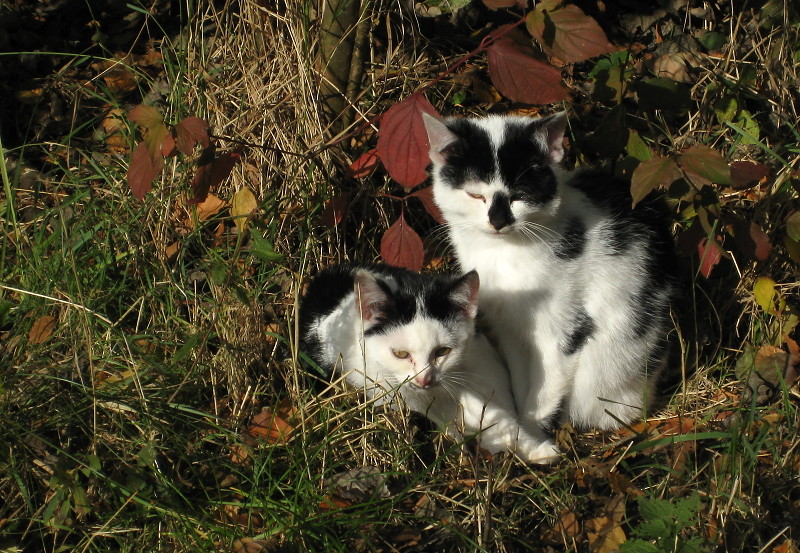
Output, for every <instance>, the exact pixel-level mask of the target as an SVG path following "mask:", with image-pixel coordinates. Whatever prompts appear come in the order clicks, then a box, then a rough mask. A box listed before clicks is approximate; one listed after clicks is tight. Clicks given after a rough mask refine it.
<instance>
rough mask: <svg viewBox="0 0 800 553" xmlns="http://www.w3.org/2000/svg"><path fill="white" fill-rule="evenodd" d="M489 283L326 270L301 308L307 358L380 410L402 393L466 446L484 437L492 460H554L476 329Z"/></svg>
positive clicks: (473, 276) (399, 272)
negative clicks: (501, 455) (522, 417)
mask: <svg viewBox="0 0 800 553" xmlns="http://www.w3.org/2000/svg"><path fill="white" fill-rule="evenodd" d="M478 288H479V279H478V275H477V273H475V272H474V271H472V272H470V273H467V274H466V275H464V276H463V277H460V278H459V277H456V276H447V275H420V274H417V273H413V272H410V271H406V270H404V269H398V268H393V267H388V266H378V265H373V266H358V265H341V266H335V267H332V268H329V269H326V270H324V271H322V272H321V273H320V274H319V275H317V276H316V277H315V278H314V280H313V281H312V282H311V284H310V285H309V287H308V291H307V292H306V294H305V297H304V298H303V302H302V304H301V310H300V327H301V336H302V341H303V347H304V351H306V353H308V355H309V356H310V357H311V358H312V359H313V360H314V361H315V362H316V363H317V364H318V365H319V366H320V367H321V368H323V369H324V370H326V371H329V372H332V371H336V372H339V373H341V374H343V375H344V376H345V380H346V381H347V382H348V383H349V384H350V385H351V386H353V387H355V388H357V389H360V390H363V391H364V392H365V394H366V396H367V398H369V399H371V400H372V401H374V402H375V403H376V404H382V403H389V404H390V405H391V404H392V403H394V402H395V400H396V397H395V394H399V395H400V396H401V397H402V399H403V400H404V401H405V403H406V404H407V405H408V407H409V408H410V409H412V410H413V411H417V412H419V413H422V414H424V415H426V416H427V417H428V418H430V419H431V420H432V421H433V422H435V423H436V424H437V425H439V426H440V427H441V428H442V429H444V430H445V431H446V432H447V433H448V434H449V435H451V436H453V437H455V438H456V439H462V438H463V437H466V436H470V435H473V434H477V433H480V437H479V439H480V445H481V447H483V448H485V449H487V450H489V451H490V452H492V453H496V452H499V451H506V450H510V451H516V453H517V455H519V456H520V457H521V458H522V459H524V460H525V461H528V462H538V463H545V462H549V461H551V460H553V459H554V458H555V456H556V455H557V453H558V450H557V448H556V446H555V445H554V444H553V442H552V441H549V440H548V439H546V438H545V436H544V434H543V433H542V432H541V430H539V428H538V427H536V426H534V427H532V428H529V429H525V428H523V427H521V426H520V425H519V423H518V421H517V416H516V412H515V410H514V400H513V398H512V396H511V390H510V384H509V382H508V375H507V374H506V371H505V367H504V366H503V364H502V361H501V360H500V359H499V357H498V355H497V353H496V352H495V350H494V348H493V347H492V346H491V345H490V344H489V342H488V340H487V339H486V337H484V336H483V335H481V334H476V332H475V315H476V313H477V301H478Z"/></svg>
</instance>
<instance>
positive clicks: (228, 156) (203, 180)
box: [189, 144, 241, 203]
mask: <svg viewBox="0 0 800 553" xmlns="http://www.w3.org/2000/svg"><path fill="white" fill-rule="evenodd" d="M215 153H216V147H215V146H214V144H211V145H209V146H208V147H207V148H204V149H203V152H202V154H201V155H200V160H199V161H198V167H197V171H196V172H195V174H194V177H193V178H192V192H193V198H192V200H190V202H189V203H197V202H202V201H203V200H204V199H205V197H206V195H207V194H208V191H209V190H210V189H211V188H212V187H214V186H217V185H219V184H220V183H221V182H222V181H223V180H225V179H226V178H227V177H228V175H230V174H231V171H233V167H234V166H235V165H236V162H238V161H239V159H240V157H241V155H240V153H239V152H238V151H232V152H225V153H223V154H221V155H220V156H218V157H215Z"/></svg>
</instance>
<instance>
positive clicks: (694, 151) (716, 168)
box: [678, 145, 731, 186]
mask: <svg viewBox="0 0 800 553" xmlns="http://www.w3.org/2000/svg"><path fill="white" fill-rule="evenodd" d="M678 165H680V166H681V169H683V170H684V172H685V173H686V175H687V176H688V177H689V179H691V181H692V182H693V183H694V184H695V185H697V186H702V185H704V184H711V183H712V182H713V183H715V184H731V168H730V167H729V166H728V162H727V161H725V158H724V157H722V154H720V153H719V152H718V151H716V150H714V149H713V148H709V147H708V146H702V145H700V146H692V147H691V148H688V149H687V150H685V151H684V152H682V153H681V155H680V156H678Z"/></svg>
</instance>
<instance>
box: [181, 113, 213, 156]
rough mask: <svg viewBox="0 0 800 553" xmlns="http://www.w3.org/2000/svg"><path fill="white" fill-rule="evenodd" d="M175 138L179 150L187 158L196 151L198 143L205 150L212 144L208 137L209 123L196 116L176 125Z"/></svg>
mask: <svg viewBox="0 0 800 553" xmlns="http://www.w3.org/2000/svg"><path fill="white" fill-rule="evenodd" d="M175 138H176V143H177V146H178V150H180V151H181V153H182V154H184V155H187V156H188V155H190V154H191V153H192V152H193V151H194V147H195V145H196V144H197V143H198V142H199V143H200V145H201V146H203V148H208V146H209V144H210V143H211V140H210V139H209V137H208V123H206V122H205V121H204V120H202V119H200V118H199V117H194V116H191V117H186V118H184V119H183V120H181V122H180V123H178V124H177V125H175Z"/></svg>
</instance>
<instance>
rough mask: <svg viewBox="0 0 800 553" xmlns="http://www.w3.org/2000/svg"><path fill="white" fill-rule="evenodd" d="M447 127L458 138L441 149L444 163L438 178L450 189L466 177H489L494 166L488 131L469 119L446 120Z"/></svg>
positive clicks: (462, 182) (483, 179) (458, 185)
mask: <svg viewBox="0 0 800 553" xmlns="http://www.w3.org/2000/svg"><path fill="white" fill-rule="evenodd" d="M447 128H448V129H450V130H451V131H452V132H453V134H455V135H456V136H457V137H458V140H457V141H456V142H454V143H452V144H451V145H449V146H448V147H447V148H445V150H444V151H443V155H444V157H445V160H446V163H445V165H444V166H443V167H442V169H441V173H440V175H441V178H442V179H443V180H444V181H445V182H446V183H447V184H449V185H450V186H452V187H453V188H460V187H461V186H463V184H464V182H465V181H466V180H467V179H469V178H477V179H480V180H482V181H488V180H490V179H491V178H492V175H493V174H494V172H495V167H496V165H495V159H494V155H493V148H492V143H491V140H490V139H489V134H488V133H487V132H486V131H485V130H484V129H482V128H481V127H479V126H477V125H476V124H474V123H473V122H472V121H470V120H469V119H453V120H450V121H448V122H447Z"/></svg>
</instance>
